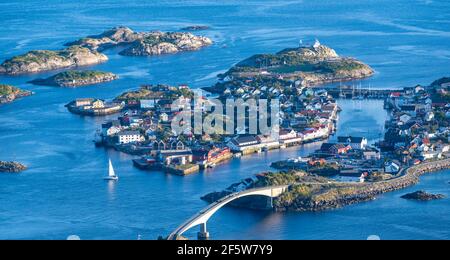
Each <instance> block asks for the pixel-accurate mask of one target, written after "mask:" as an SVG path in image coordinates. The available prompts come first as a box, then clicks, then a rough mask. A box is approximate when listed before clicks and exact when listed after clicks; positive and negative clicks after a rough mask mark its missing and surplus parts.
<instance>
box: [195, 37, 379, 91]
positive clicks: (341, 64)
mask: <svg viewBox="0 0 450 260" xmlns="http://www.w3.org/2000/svg"><path fill="white" fill-rule="evenodd" d="M373 74H374V70H373V69H372V68H371V67H370V66H369V65H366V64H364V63H363V62H361V61H359V60H357V59H355V58H351V57H341V56H339V55H338V54H337V53H336V51H335V50H334V49H332V48H330V47H328V46H325V45H322V44H320V42H318V41H316V43H315V44H313V45H302V46H299V47H296V48H287V49H284V50H282V51H280V52H278V53H276V54H257V55H253V56H251V57H249V58H247V59H245V60H243V61H241V62H239V63H237V64H236V65H235V66H233V67H232V68H231V69H230V70H228V71H227V72H226V73H223V74H219V75H218V77H219V79H220V82H218V83H217V84H216V85H214V86H212V87H206V88H204V89H205V90H206V91H209V92H212V93H216V94H223V93H224V92H225V91H231V92H233V90H235V89H236V88H240V87H241V86H243V85H251V86H267V87H277V86H283V85H286V84H292V82H296V84H298V85H299V86H315V85H320V84H325V83H331V82H341V81H350V80H356V79H362V78H366V77H370V76H372V75H373Z"/></svg>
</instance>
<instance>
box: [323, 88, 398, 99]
mask: <svg viewBox="0 0 450 260" xmlns="http://www.w3.org/2000/svg"><path fill="white" fill-rule="evenodd" d="M324 89H325V90H326V91H327V92H328V94H329V95H331V96H332V97H333V98H345V99H386V98H388V97H389V96H390V94H391V93H392V92H402V91H403V90H402V89H395V90H394V89H373V88H360V87H355V86H335V87H325V88H324Z"/></svg>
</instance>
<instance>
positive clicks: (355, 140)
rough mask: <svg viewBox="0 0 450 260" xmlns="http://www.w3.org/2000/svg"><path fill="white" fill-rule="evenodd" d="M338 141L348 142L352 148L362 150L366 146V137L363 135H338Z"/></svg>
mask: <svg viewBox="0 0 450 260" xmlns="http://www.w3.org/2000/svg"><path fill="white" fill-rule="evenodd" d="M338 143H343V144H348V145H350V146H351V147H352V149H361V150H364V149H365V148H366V146H367V139H366V138H365V137H354V136H339V137H338Z"/></svg>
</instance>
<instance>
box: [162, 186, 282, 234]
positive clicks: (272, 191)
mask: <svg viewBox="0 0 450 260" xmlns="http://www.w3.org/2000/svg"><path fill="white" fill-rule="evenodd" d="M288 188H289V185H281V186H269V187H264V188H255V189H248V190H244V191H240V192H236V193H232V194H230V195H228V196H225V197H223V198H221V199H219V200H218V201H216V202H214V203H212V204H210V205H209V206H208V207H206V208H205V209H203V210H201V211H200V212H199V213H197V214H196V215H195V216H193V217H192V218H190V219H189V220H187V221H186V222H185V223H183V224H182V225H181V226H179V227H178V228H177V229H175V230H174V231H173V232H172V233H170V235H169V236H168V237H167V240H175V239H177V237H178V236H181V235H182V234H183V233H184V232H186V231H188V230H189V229H191V228H193V227H195V226H198V225H200V232H198V238H199V239H207V238H208V237H209V232H208V231H207V230H206V222H207V221H208V220H209V218H211V217H212V215H214V213H216V212H217V211H218V210H219V209H220V208H222V207H223V206H225V205H226V204H228V203H230V202H232V201H233V200H236V199H239V198H242V197H246V196H255V195H260V196H267V197H269V198H275V197H278V196H280V195H281V194H282V193H283V192H285V191H286V190H287V189H288Z"/></svg>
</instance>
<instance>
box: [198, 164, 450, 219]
mask: <svg viewBox="0 0 450 260" xmlns="http://www.w3.org/2000/svg"><path fill="white" fill-rule="evenodd" d="M449 167H450V159H445V160H439V161H434V162H430V163H424V164H420V165H417V166H412V167H410V168H408V169H406V170H405V172H404V174H402V175H401V176H399V177H396V178H392V179H390V180H385V181H376V182H365V183H350V182H336V181H333V180H331V179H328V178H324V177H319V176H315V175H311V174H309V173H306V172H302V171H289V172H275V173H273V172H270V173H261V174H258V175H256V177H255V178H251V179H246V180H243V181H241V182H239V183H235V184H233V185H231V186H230V187H228V188H227V189H225V190H223V191H220V192H212V193H209V194H207V195H205V196H203V197H202V198H201V199H203V200H205V201H207V202H214V201H216V200H218V199H220V198H223V197H224V196H227V195H229V194H231V193H234V192H238V191H241V190H245V189H251V188H259V187H266V186H277V185H289V189H288V190H287V191H286V192H284V193H283V194H281V195H280V196H279V197H278V198H275V199H274V200H273V208H274V210H275V211H322V210H326V209H333V208H339V207H343V206H346V205H351V204H354V203H358V202H364V201H369V200H373V199H375V198H376V196H377V195H379V194H382V193H386V192H390V191H394V190H399V189H402V188H405V187H409V186H411V185H414V184H417V183H418V182H419V177H420V176H421V175H423V174H426V173H430V172H434V171H440V170H443V169H448V168H449ZM417 195H419V196H417ZM421 195H423V194H421V193H418V194H413V195H411V196H408V197H411V198H412V197H422V198H438V197H435V196H433V195H431V196H427V195H426V196H421ZM438 196H439V195H438ZM249 198H250V199H247V200H236V201H234V202H233V203H232V204H231V205H233V206H237V207H249V208H255V207H254V205H258V204H260V205H261V201H259V202H258V201H257V199H256V200H255V199H251V197H249ZM261 199H265V198H260V200H261ZM262 205H265V204H264V203H262ZM257 208H264V206H263V207H261V206H258V207H257Z"/></svg>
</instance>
